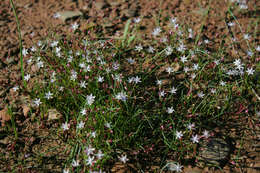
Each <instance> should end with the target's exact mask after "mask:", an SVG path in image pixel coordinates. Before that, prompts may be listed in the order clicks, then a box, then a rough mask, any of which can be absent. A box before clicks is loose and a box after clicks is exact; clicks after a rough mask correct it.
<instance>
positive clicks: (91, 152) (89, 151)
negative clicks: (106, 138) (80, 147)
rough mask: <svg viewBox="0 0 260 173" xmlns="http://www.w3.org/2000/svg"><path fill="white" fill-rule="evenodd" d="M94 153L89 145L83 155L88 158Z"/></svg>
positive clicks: (93, 149)
mask: <svg viewBox="0 0 260 173" xmlns="http://www.w3.org/2000/svg"><path fill="white" fill-rule="evenodd" d="M94 151H95V148H93V147H92V146H91V145H90V146H89V147H86V149H85V153H86V154H87V155H88V156H89V155H91V154H93V152H94Z"/></svg>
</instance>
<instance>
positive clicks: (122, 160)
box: [119, 155, 129, 163]
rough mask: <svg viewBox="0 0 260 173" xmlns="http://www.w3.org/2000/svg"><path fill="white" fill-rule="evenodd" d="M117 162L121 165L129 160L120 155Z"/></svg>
mask: <svg viewBox="0 0 260 173" xmlns="http://www.w3.org/2000/svg"><path fill="white" fill-rule="evenodd" d="M119 160H120V161H121V162H123V163H126V162H127V161H128V160H129V159H128V158H127V156H126V155H122V156H121V157H119Z"/></svg>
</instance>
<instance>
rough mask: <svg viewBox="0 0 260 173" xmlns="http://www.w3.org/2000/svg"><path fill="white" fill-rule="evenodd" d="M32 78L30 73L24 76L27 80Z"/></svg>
mask: <svg viewBox="0 0 260 173" xmlns="http://www.w3.org/2000/svg"><path fill="white" fill-rule="evenodd" d="M30 78H31V75H30V74H27V75H25V76H24V80H26V81H27V82H28V81H29V80H30Z"/></svg>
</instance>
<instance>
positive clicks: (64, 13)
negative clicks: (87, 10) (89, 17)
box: [58, 11, 83, 22]
mask: <svg viewBox="0 0 260 173" xmlns="http://www.w3.org/2000/svg"><path fill="white" fill-rule="evenodd" d="M58 13H59V14H60V17H59V18H60V19H61V20H62V21H63V22H65V21H66V20H68V19H72V18H75V17H79V16H82V15H83V14H82V13H81V12H80V11H61V12H58Z"/></svg>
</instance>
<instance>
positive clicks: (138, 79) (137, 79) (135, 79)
mask: <svg viewBox="0 0 260 173" xmlns="http://www.w3.org/2000/svg"><path fill="white" fill-rule="evenodd" d="M133 80H134V82H135V83H136V84H138V83H140V82H141V78H140V77H138V76H136V77H135V78H134V79H133Z"/></svg>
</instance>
